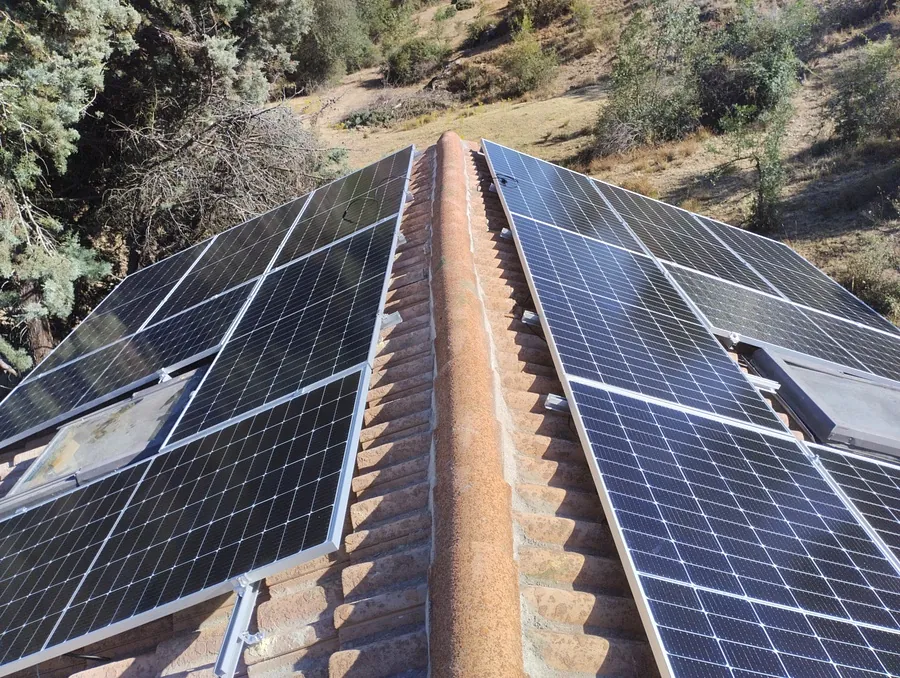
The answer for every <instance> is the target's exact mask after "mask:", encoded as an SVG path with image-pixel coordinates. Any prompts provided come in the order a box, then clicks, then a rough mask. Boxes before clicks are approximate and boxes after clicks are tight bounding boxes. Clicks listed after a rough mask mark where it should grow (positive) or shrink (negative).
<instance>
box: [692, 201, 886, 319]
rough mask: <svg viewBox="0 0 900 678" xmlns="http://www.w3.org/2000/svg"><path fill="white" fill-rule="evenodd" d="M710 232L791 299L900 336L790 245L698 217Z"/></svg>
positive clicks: (875, 313) (877, 315)
mask: <svg viewBox="0 0 900 678" xmlns="http://www.w3.org/2000/svg"><path fill="white" fill-rule="evenodd" d="M697 219H699V220H700V221H701V222H702V223H703V224H704V225H705V226H706V227H707V228H709V229H710V230H711V231H712V232H713V233H715V234H716V235H717V236H719V237H720V238H721V239H722V240H724V241H725V242H726V243H728V245H729V246H730V247H732V249H734V250H735V251H736V252H737V253H738V254H740V255H741V256H742V257H743V258H744V259H745V260H747V261H748V262H750V264H751V265H752V266H753V267H754V268H755V269H756V270H757V271H759V272H760V273H761V274H762V275H764V276H765V277H766V278H767V279H768V281H769V282H770V283H772V284H773V285H774V286H775V287H777V288H778V290H779V291H780V292H781V293H782V294H783V295H784V296H785V297H787V298H788V299H790V300H791V301H794V302H796V303H798V304H803V305H805V306H809V307H811V308H814V309H817V310H819V311H824V312H826V313H832V314H834V315H837V316H839V317H841V318H846V319H848V320H854V321H856V322H859V323H862V324H864V325H868V326H869V327H875V328H878V329H881V330H886V331H888V332H891V333H893V334H900V329H898V328H897V327H896V326H895V325H893V324H892V323H890V322H888V321H887V320H886V319H885V318H883V317H882V316H881V315H879V314H878V313H877V312H875V311H874V310H872V309H871V308H869V307H868V306H866V305H865V304H864V303H863V302H861V301H860V300H859V299H857V298H856V297H855V296H853V294H851V293H850V292H848V291H847V290H846V289H844V288H843V287H841V286H840V285H839V284H838V283H836V282H835V281H834V280H832V279H831V278H829V277H828V276H827V275H825V274H824V273H823V272H822V271H820V270H819V269H818V268H816V267H815V266H813V265H812V264H811V263H809V262H808V261H806V259H804V258H803V257H801V256H800V255H799V254H797V253H796V252H795V251H794V250H792V249H791V248H790V247H788V246H787V245H784V244H783V243H780V242H777V241H775V240H770V239H769V238H765V237H763V236H759V235H756V234H754V233H749V232H747V231H744V230H742V229H739V228H735V227H733V226H728V225H726V224H723V223H720V222H718V221H714V220H712V219H707V218H706V217H701V216H699V215H698V216H697Z"/></svg>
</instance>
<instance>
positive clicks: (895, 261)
mask: <svg viewBox="0 0 900 678" xmlns="http://www.w3.org/2000/svg"><path fill="white" fill-rule="evenodd" d="M898 271H900V247H898V246H897V243H896V242H894V241H888V240H887V239H885V238H883V237H878V236H875V235H872V234H867V235H866V236H865V237H864V239H863V243H862V245H861V247H860V249H859V250H858V251H857V252H855V253H854V254H852V255H850V256H849V257H847V259H846V260H845V261H844V262H843V264H842V265H841V266H840V268H839V269H838V270H837V271H836V273H835V279H836V280H837V281H838V282H839V283H841V285H843V286H844V287H846V288H847V289H848V290H850V291H851V292H853V294H855V295H856V296H858V297H859V298H860V299H862V300H863V301H864V302H866V303H867V304H868V305H869V306H871V307H872V308H874V309H875V310H876V311H878V312H879V313H883V314H884V315H886V316H887V317H888V318H889V319H890V320H892V321H893V322H895V323H896V322H898V321H900V273H898Z"/></svg>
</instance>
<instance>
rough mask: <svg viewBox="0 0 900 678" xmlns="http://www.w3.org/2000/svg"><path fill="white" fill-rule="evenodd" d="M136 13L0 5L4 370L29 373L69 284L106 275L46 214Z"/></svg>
mask: <svg viewBox="0 0 900 678" xmlns="http://www.w3.org/2000/svg"><path fill="white" fill-rule="evenodd" d="M137 20H138V16H137V13H136V12H134V10H132V9H130V8H128V7H127V6H125V5H124V4H122V3H120V2H119V1H118V0H63V1H60V2H57V3H45V2H38V1H36V0H30V1H29V0H26V1H23V2H16V3H12V4H9V3H3V4H2V5H0V54H2V55H3V57H2V58H0V139H2V144H0V279H2V290H3V292H2V294H0V313H2V316H0V326H2V329H3V334H4V339H3V341H0V355H2V357H3V358H4V359H5V361H4V362H3V365H2V367H3V368H4V369H6V370H8V371H10V370H12V371H16V372H21V371H22V370H24V369H27V368H28V367H29V366H30V364H31V361H32V358H36V359H38V360H40V359H41V358H42V357H43V356H44V355H45V354H46V353H47V352H49V351H50V349H51V348H52V347H53V342H54V339H53V335H52V332H51V324H50V322H51V320H52V319H53V318H61V317H65V316H67V315H69V313H71V311H72V305H73V301H74V285H75V283H76V282H77V281H79V280H85V279H96V278H97V277H99V276H102V275H103V274H104V273H106V272H107V271H108V267H107V266H105V265H104V264H102V263H101V262H100V261H99V260H98V259H97V257H96V255H95V254H94V253H93V252H92V251H91V250H90V249H88V248H86V247H84V243H83V242H82V241H81V240H80V239H79V237H78V236H77V234H76V233H75V232H74V231H73V230H72V228H71V224H69V223H67V222H66V221H65V220H62V219H60V218H58V216H57V214H56V213H55V210H54V208H53V207H52V202H53V196H52V195H51V192H50V190H49V182H50V181H51V180H52V179H53V177H54V176H56V175H60V174H63V173H65V171H66V169H67V163H68V160H69V157H70V156H71V155H72V153H73V152H74V151H75V149H76V144H77V141H78V138H79V134H78V131H77V129H76V126H77V124H78V122H79V121H80V120H81V119H82V117H83V116H84V114H85V111H86V110H87V108H88V107H89V106H90V105H91V103H92V100H93V99H94V97H95V96H96V94H97V92H98V91H99V90H100V89H101V88H102V87H103V73H104V68H105V66H106V64H107V62H108V60H109V59H110V57H111V55H112V54H113V53H114V52H115V51H121V52H122V53H126V52H128V51H130V50H131V49H132V48H133V47H134V42H133V40H132V37H131V36H132V33H133V31H134V30H135V28H136V26H137Z"/></svg>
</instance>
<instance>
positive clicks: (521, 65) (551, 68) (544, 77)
mask: <svg viewBox="0 0 900 678" xmlns="http://www.w3.org/2000/svg"><path fill="white" fill-rule="evenodd" d="M558 65H559V61H558V60H557V58H556V54H554V53H553V52H545V51H544V50H543V48H542V47H541V43H540V41H539V40H538V38H537V35H535V32H534V27H533V26H532V23H531V18H530V17H529V16H528V15H527V14H526V15H525V16H524V17H523V18H522V22H521V23H520V25H519V27H518V30H516V32H515V33H514V34H513V42H512V45H511V46H510V47H509V49H508V50H507V51H506V52H505V53H504V54H503V56H502V58H501V60H500V67H501V68H502V69H503V72H504V73H505V74H506V89H507V92H508V93H509V94H511V95H521V94H524V93H525V92H530V91H532V90H535V89H538V88H539V87H542V86H544V85H546V84H548V83H549V82H551V81H552V80H553V78H554V76H555V75H556V69H557V66H558Z"/></svg>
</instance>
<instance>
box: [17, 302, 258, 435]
mask: <svg viewBox="0 0 900 678" xmlns="http://www.w3.org/2000/svg"><path fill="white" fill-rule="evenodd" d="M250 291H251V286H250V285H244V286H243V287H240V288H238V289H235V290H232V291H231V292H228V293H226V294H223V295H220V296H218V297H216V298H214V299H211V300H209V301H207V302H205V303H203V304H200V305H198V306H195V307H194V308H192V309H190V310H188V311H186V312H184V313H181V314H178V315H175V316H172V317H170V318H168V319H166V320H164V321H162V322H160V323H157V324H154V325H149V326H148V327H147V328H146V329H145V330H144V331H143V332H139V333H138V334H136V335H134V336H132V337H131V338H128V339H123V340H120V341H118V342H116V343H114V344H111V345H109V346H106V347H104V348H101V349H100V350H98V351H96V352H94V353H90V354H88V355H86V356H84V357H81V358H78V359H76V360H74V361H72V362H69V363H66V364H64V365H62V366H61V367H59V368H57V369H55V370H53V371H50V372H47V373H45V374H43V375H40V376H39V377H37V378H35V379H33V380H31V381H27V382H23V383H22V384H20V385H19V386H18V387H17V388H16V389H15V390H14V391H13V392H12V393H10V394H9V395H8V396H7V397H6V399H4V400H3V402H2V403H0V441H4V442H5V443H9V442H12V441H13V440H17V439H20V438H22V437H24V436H27V435H30V434H31V433H33V432H36V431H39V430H41V429H42V428H46V427H48V426H51V425H52V424H53V423H56V422H58V421H60V420H61V419H63V418H68V417H71V416H74V415H75V414H77V413H78V412H82V411H84V410H85V408H89V407H92V406H95V405H97V404H99V403H101V402H104V401H105V400H108V399H110V398H113V397H115V396H116V395H118V394H119V392H120V391H121V390H122V389H128V388H131V389H134V388H137V387H139V386H141V385H143V384H146V383H148V381H151V380H153V379H155V378H157V377H158V374H157V373H158V372H159V370H161V369H164V368H177V367H180V366H182V365H183V364H185V363H186V362H187V361H190V360H194V359H196V358H197V357H198V356H201V355H204V354H208V353H209V352H210V351H211V350H214V349H215V348H216V347H217V346H218V345H219V344H220V343H221V341H222V339H223V338H224V336H225V333H226V332H227V331H228V328H229V327H230V326H231V323H232V322H233V321H234V320H235V318H236V317H237V313H238V311H239V310H240V308H241V306H242V305H243V303H244V302H245V301H246V299H247V297H248V296H249V293H250Z"/></svg>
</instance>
